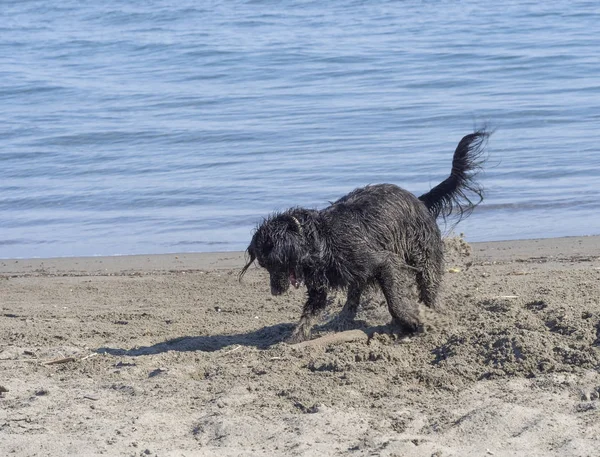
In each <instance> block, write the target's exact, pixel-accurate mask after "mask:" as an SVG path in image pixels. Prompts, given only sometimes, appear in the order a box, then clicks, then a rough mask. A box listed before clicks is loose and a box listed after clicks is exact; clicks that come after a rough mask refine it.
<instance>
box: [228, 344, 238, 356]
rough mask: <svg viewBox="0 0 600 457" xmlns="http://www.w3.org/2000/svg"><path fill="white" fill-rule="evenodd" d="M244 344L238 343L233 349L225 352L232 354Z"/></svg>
mask: <svg viewBox="0 0 600 457" xmlns="http://www.w3.org/2000/svg"><path fill="white" fill-rule="evenodd" d="M241 347H242V345H241V344H238V345H237V346H236V347H234V348H233V349H230V350H229V351H227V352H225V354H231V353H232V352H234V351H237V350H238V349H239V348H241Z"/></svg>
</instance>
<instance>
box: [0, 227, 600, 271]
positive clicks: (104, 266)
mask: <svg viewBox="0 0 600 457" xmlns="http://www.w3.org/2000/svg"><path fill="white" fill-rule="evenodd" d="M450 238H451V237H450ZM467 243H468V244H469V245H470V246H471V248H472V251H473V253H474V254H475V253H476V254H478V255H480V256H484V257H487V258H490V259H492V260H496V261H508V260H510V259H518V258H531V257H535V256H536V255H540V256H546V257H574V256H575V257H577V256H579V257H585V256H589V257H595V256H600V235H589V236H569V237H559V238H537V239H524V240H506V241H479V242H473V243H469V242H468V241H467ZM244 255H245V253H244V252H243V251H223V252H189V253H185V252H184V253H170V254H136V255H114V256H91V257H85V256H84V257H49V258H31V259H10V258H9V259H0V275H40V276H43V275H57V274H65V273H69V274H85V273H90V274H96V275H103V274H104V275H110V274H119V273H123V272H130V271H142V272H156V273H158V272H168V271H195V270H223V269H235V268H241V267H242V266H243V265H244Z"/></svg>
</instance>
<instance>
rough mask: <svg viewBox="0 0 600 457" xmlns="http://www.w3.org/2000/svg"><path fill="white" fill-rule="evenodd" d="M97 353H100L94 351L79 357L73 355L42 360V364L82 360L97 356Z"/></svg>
mask: <svg viewBox="0 0 600 457" xmlns="http://www.w3.org/2000/svg"><path fill="white" fill-rule="evenodd" d="M97 355H98V353H97V352H94V353H92V354H88V355H86V356H84V357H79V358H77V357H73V356H71V357H62V358H60V359H54V360H49V361H47V362H42V365H59V364H61V363H69V362H81V361H82V360H86V359H89V358H90V357H95V356H97Z"/></svg>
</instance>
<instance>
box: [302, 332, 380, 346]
mask: <svg viewBox="0 0 600 457" xmlns="http://www.w3.org/2000/svg"><path fill="white" fill-rule="evenodd" d="M368 340H369V334H368V333H366V332H364V331H363V330H347V331H345V332H338V333H331V334H329V335H325V336H321V337H319V338H315V339H314V340H308V341H302V342H301V343H296V344H292V345H291V347H293V348H294V349H302V348H306V347H321V346H328V345H330V344H340V343H349V342H351V341H363V342H365V343H366V342H367V341H368Z"/></svg>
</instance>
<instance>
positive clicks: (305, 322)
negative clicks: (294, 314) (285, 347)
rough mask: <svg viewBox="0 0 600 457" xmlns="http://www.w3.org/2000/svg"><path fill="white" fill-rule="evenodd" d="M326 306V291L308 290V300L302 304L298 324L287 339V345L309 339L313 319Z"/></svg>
mask: <svg viewBox="0 0 600 457" xmlns="http://www.w3.org/2000/svg"><path fill="white" fill-rule="evenodd" d="M325 306H327V289H309V290H308V300H306V303H305V304H304V308H303V310H302V317H300V322H298V325H297V326H296V328H295V329H294V331H293V332H292V334H291V336H290V337H289V338H288V339H287V342H288V343H300V342H301V341H304V340H306V339H308V338H309V337H310V329H311V328H312V326H313V323H314V321H315V319H316V318H317V317H318V316H319V314H320V313H321V311H323V309H324V308H325Z"/></svg>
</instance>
